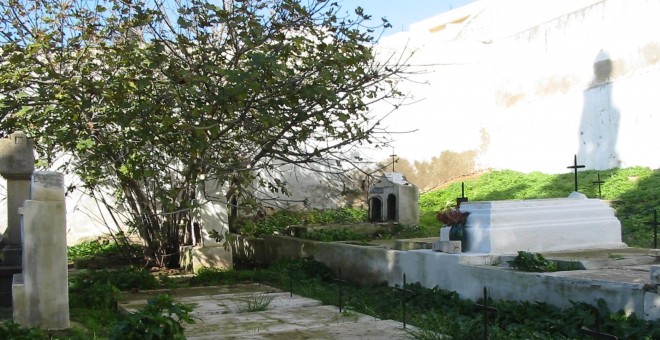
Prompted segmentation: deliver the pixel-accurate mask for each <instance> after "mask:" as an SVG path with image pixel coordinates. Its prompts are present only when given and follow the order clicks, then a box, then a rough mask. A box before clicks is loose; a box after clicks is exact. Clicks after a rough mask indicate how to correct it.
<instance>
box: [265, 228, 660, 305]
mask: <svg viewBox="0 0 660 340" xmlns="http://www.w3.org/2000/svg"><path fill="white" fill-rule="evenodd" d="M266 244H267V245H266V246H267V247H269V248H270V249H271V251H273V252H274V253H273V256H274V258H297V257H313V258H314V259H315V260H317V261H320V262H322V263H324V264H326V265H328V266H329V267H330V268H333V269H335V270H337V268H339V267H341V270H342V276H343V277H350V278H351V279H352V280H354V281H356V282H358V283H363V284H369V283H372V284H373V283H380V282H383V281H387V282H388V283H389V285H395V284H399V285H401V284H402V282H403V275H404V274H405V275H406V277H407V282H419V283H420V284H421V285H422V286H424V287H428V288H433V287H435V286H437V287H439V288H441V289H446V290H450V291H455V292H457V293H458V294H459V295H460V296H461V297H463V298H468V299H473V300H476V299H478V298H480V297H481V296H482V294H483V288H484V286H485V287H487V288H488V291H489V294H490V295H491V296H492V298H493V299H496V300H513V301H531V302H534V301H538V302H545V303H548V304H551V305H554V306H558V307H560V308H569V307H571V306H572V304H571V301H575V302H585V303H588V304H592V305H596V304H597V301H598V299H604V300H605V301H606V302H607V304H608V307H609V308H610V309H611V310H614V311H619V310H622V311H625V312H626V313H634V314H636V315H637V316H638V317H645V315H646V314H647V312H649V311H655V310H657V309H656V308H658V305H657V304H656V303H657V300H656V298H655V297H654V298H651V297H645V287H646V286H647V285H648V284H650V283H651V280H650V277H649V271H650V269H649V268H650V265H649V262H651V263H653V262H654V261H657V260H658V254H657V253H653V252H649V253H648V254H647V253H645V252H644V250H638V249H636V248H614V249H601V250H583V251H577V250H575V251H572V252H566V254H567V255H566V257H565V259H567V260H574V261H580V260H581V259H604V260H605V261H604V262H603V263H602V264H601V266H600V267H599V268H597V269H594V270H579V271H566V272H556V273H526V272H519V271H515V270H510V269H506V268H502V267H499V264H500V254H493V253H461V254H446V253H441V252H435V251H432V250H413V251H398V250H388V249H382V248H375V247H360V246H357V245H348V244H337V243H324V242H315V241H309V240H301V239H296V238H291V237H284V236H270V237H267V238H266ZM613 253H616V254H620V255H621V256H622V257H624V258H630V259H631V261H630V262H625V264H618V263H620V261H621V260H618V259H617V260H614V259H612V258H610V256H609V254H613ZM560 254H562V252H558V253H552V257H555V258H556V257H558V256H560ZM593 254H600V255H593ZM549 257H550V256H548V258H549ZM637 262H639V263H642V264H643V265H640V266H632V267H631V265H632V264H633V263H637ZM653 313H655V312H653ZM653 313H651V314H649V315H651V316H655V315H657V314H653Z"/></svg>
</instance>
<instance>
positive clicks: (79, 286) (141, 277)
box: [69, 267, 159, 292]
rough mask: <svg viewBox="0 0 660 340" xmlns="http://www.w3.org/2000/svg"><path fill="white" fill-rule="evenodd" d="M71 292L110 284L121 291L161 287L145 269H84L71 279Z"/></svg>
mask: <svg viewBox="0 0 660 340" xmlns="http://www.w3.org/2000/svg"><path fill="white" fill-rule="evenodd" d="M69 283H70V286H69V288H70V291H72V292H76V291H83V290H86V289H88V288H89V287H91V286H93V285H94V284H105V283H107V284H110V285H112V286H114V287H116V288H117V289H119V290H124V291H125V290H133V289H138V290H145V289H155V288H158V287H159V282H158V279H156V278H155V277H154V276H153V275H152V274H151V273H150V272H149V271H148V270H146V269H144V268H135V267H126V268H119V269H116V270H90V269H84V270H81V271H80V272H78V273H76V274H75V275H72V276H71V277H70V278H69Z"/></svg>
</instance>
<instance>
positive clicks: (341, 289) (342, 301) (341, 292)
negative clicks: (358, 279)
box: [335, 267, 346, 313]
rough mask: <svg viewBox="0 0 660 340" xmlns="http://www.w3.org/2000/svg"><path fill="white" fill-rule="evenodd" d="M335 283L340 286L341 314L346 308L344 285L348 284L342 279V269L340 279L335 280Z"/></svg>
mask: <svg viewBox="0 0 660 340" xmlns="http://www.w3.org/2000/svg"><path fill="white" fill-rule="evenodd" d="M335 282H337V285H338V286H339V313H341V311H342V309H343V308H344V283H346V281H344V280H342V279H341V267H339V277H338V278H336V279H335Z"/></svg>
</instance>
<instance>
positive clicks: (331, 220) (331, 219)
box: [240, 208, 367, 236]
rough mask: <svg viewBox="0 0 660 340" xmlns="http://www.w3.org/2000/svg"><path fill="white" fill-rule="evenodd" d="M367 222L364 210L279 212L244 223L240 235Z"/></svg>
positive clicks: (266, 233) (257, 234)
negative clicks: (297, 227) (299, 226)
mask: <svg viewBox="0 0 660 340" xmlns="http://www.w3.org/2000/svg"><path fill="white" fill-rule="evenodd" d="M366 220H367V212H366V211H365V210H363V209H353V208H341V209H326V210H313V211H299V212H295V211H286V210H279V211H277V212H276V213H275V214H273V215H271V216H268V217H266V218H264V219H260V220H256V221H244V222H243V225H242V226H241V228H240V233H241V234H243V235H247V236H264V235H272V234H275V233H279V232H281V231H282V230H284V228H286V227H288V226H292V225H315V224H350V223H360V222H364V221H366Z"/></svg>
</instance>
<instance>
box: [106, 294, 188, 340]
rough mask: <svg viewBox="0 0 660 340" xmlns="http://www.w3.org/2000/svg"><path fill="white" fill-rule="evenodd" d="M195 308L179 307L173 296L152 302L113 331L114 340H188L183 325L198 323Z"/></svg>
mask: <svg viewBox="0 0 660 340" xmlns="http://www.w3.org/2000/svg"><path fill="white" fill-rule="evenodd" d="M191 311H192V307H189V306H185V305H183V304H180V303H175V302H174V300H173V299H172V297H171V296H170V295H167V294H163V295H158V296H156V297H155V298H153V299H149V301H148V302H147V306H146V307H145V308H144V309H142V310H140V311H137V312H135V313H130V314H128V315H127V316H126V317H125V319H124V320H122V321H120V322H118V323H117V324H116V325H114V326H113V327H112V330H111V331H110V336H109V339H111V340H143V339H152V340H185V338H186V337H185V335H184V329H183V325H182V323H184V322H185V323H189V324H190V323H194V320H193V319H192V317H191V316H190V312H191Z"/></svg>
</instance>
